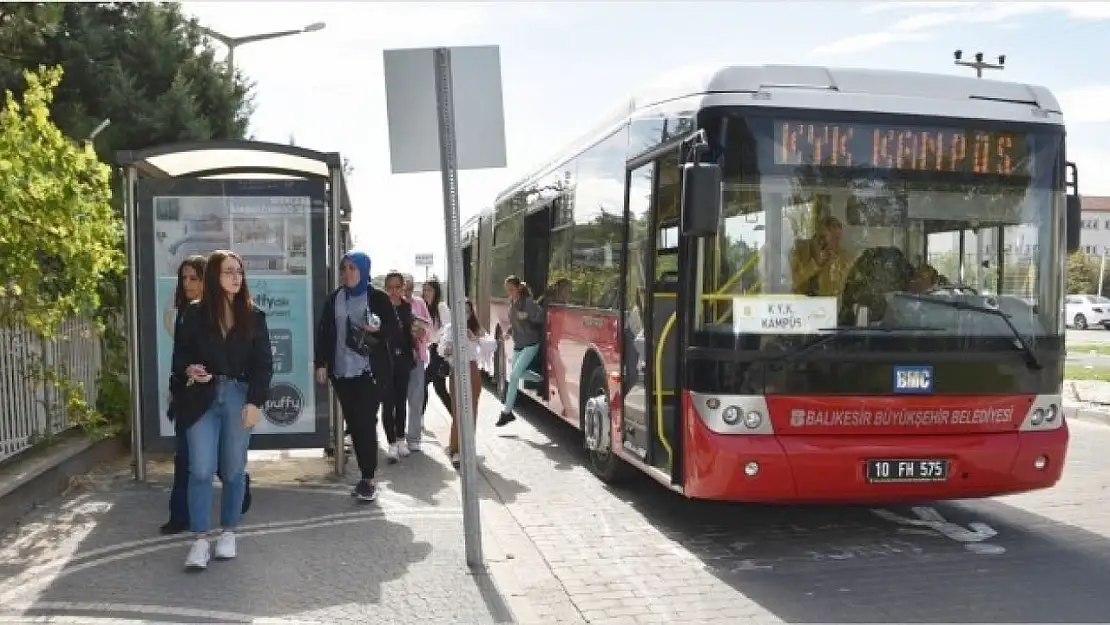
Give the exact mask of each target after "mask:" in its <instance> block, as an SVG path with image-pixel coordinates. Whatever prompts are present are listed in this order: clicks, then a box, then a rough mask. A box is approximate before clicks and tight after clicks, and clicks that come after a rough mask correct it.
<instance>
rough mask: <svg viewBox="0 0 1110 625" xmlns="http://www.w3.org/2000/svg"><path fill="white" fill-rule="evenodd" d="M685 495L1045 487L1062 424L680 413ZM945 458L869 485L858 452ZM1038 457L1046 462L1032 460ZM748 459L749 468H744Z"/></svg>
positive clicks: (970, 493) (1056, 463)
mask: <svg viewBox="0 0 1110 625" xmlns="http://www.w3.org/2000/svg"><path fill="white" fill-rule="evenodd" d="M686 416H687V419H686V439H685V450H684V454H683V457H684V462H685V466H684V471H685V494H686V496H688V497H692V498H696V499H716V500H727V501H742V502H765V503H842V504H843V503H856V504H867V503H870V504H876V503H897V502H920V501H931V500H941V499H968V498H980V497H992V496H997V495H1005V494H1011V493H1019V492H1023V491H1030V490H1037V489H1041V488H1048V487H1050V486H1053V485H1054V484H1056V482H1058V481H1059V480H1060V476H1061V473H1062V472H1063V467H1064V461H1065V458H1066V454H1067V446H1068V428H1067V424H1066V423H1064V424H1062V425H1061V426H1060V427H1059V428H1057V429H1054V430H1048V431H1038V432H1020V431H1011V432H1000V433H985V434H982V433H975V434H945V435H900V436H882V435H862V436H830V435H786V436H782V435H777V436H776V435H726V434H717V433H715V432H713V431H711V430H710V429H709V428H708V427H706V425H705V423H704V422H703V421H702V420H701V419H699V418H698V416H697V415H696V414H693V411H687V415H686ZM869 458H870V459H882V458H930V459H934V458H937V459H940V458H943V459H948V460H949V462H950V465H949V466H950V469H949V474H948V479H947V480H946V481H944V482H924V483H880V484H876V483H871V482H869V481H868V480H867V475H866V461H867V459H869ZM1038 458H1043V459H1044V460H1045V461H1046V462H1045V464H1044V466H1043V468H1040V469H1038V468H1037V467H1036V466H1035V465H1036V463H1037V460H1038ZM750 463H756V465H757V466H758V471H757V472H755V474H754V475H748V474H747V473H746V472H745V467H746V466H747V465H749V464H750Z"/></svg>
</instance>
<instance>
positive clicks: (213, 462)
mask: <svg viewBox="0 0 1110 625" xmlns="http://www.w3.org/2000/svg"><path fill="white" fill-rule="evenodd" d="M210 384H219V388H218V389H217V392H216V400H215V401H214V402H212V406H211V407H210V408H209V409H208V410H207V411H206V412H205V413H204V414H203V415H202V416H201V418H200V419H199V420H198V421H197V422H196V423H194V424H193V425H192V426H190V427H189V431H188V433H187V437H188V439H189V492H188V499H189V529H190V530H192V531H193V532H197V533H203V532H208V531H209V530H210V529H211V526H212V478H213V477H215V475H216V469H217V468H220V469H222V470H223V474H224V485H223V492H222V495H223V498H222V499H221V501H220V527H222V528H224V529H229V530H230V529H234V528H235V526H237V525H238V524H239V517H241V516H242V515H243V494H244V492H245V491H246V479H245V477H244V474H245V472H246V468H247V451H248V450H249V448H250V442H251V432H252V431H253V430H254V428H249V429H248V428H244V427H243V417H242V412H243V405H244V404H246V401H247V385H246V384H244V383H242V382H237V381H230V380H221V381H216V380H213V381H212V382H210Z"/></svg>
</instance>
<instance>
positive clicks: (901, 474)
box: [867, 459, 948, 482]
mask: <svg viewBox="0 0 1110 625" xmlns="http://www.w3.org/2000/svg"><path fill="white" fill-rule="evenodd" d="M947 479H948V461H947V460H920V459H916V460H915V459H909V460H868V461H867V481H868V482H943V481H945V480H947Z"/></svg>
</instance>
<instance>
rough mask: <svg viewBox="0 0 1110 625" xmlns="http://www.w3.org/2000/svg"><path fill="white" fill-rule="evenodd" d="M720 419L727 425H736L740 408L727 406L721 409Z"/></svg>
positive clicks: (738, 420)
mask: <svg viewBox="0 0 1110 625" xmlns="http://www.w3.org/2000/svg"><path fill="white" fill-rule="evenodd" d="M721 420H722V421H724V422H725V423H726V424H727V425H736V424H737V423H739V422H740V408H739V407H738V406H729V407H728V408H725V409H724V410H722V411H721Z"/></svg>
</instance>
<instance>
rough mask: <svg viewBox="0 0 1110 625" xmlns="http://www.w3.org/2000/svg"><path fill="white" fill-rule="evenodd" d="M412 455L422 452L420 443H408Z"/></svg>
mask: <svg viewBox="0 0 1110 625" xmlns="http://www.w3.org/2000/svg"><path fill="white" fill-rule="evenodd" d="M406 445H408V448H409V451H410V452H411V453H418V452H419V451H420V443H406Z"/></svg>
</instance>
